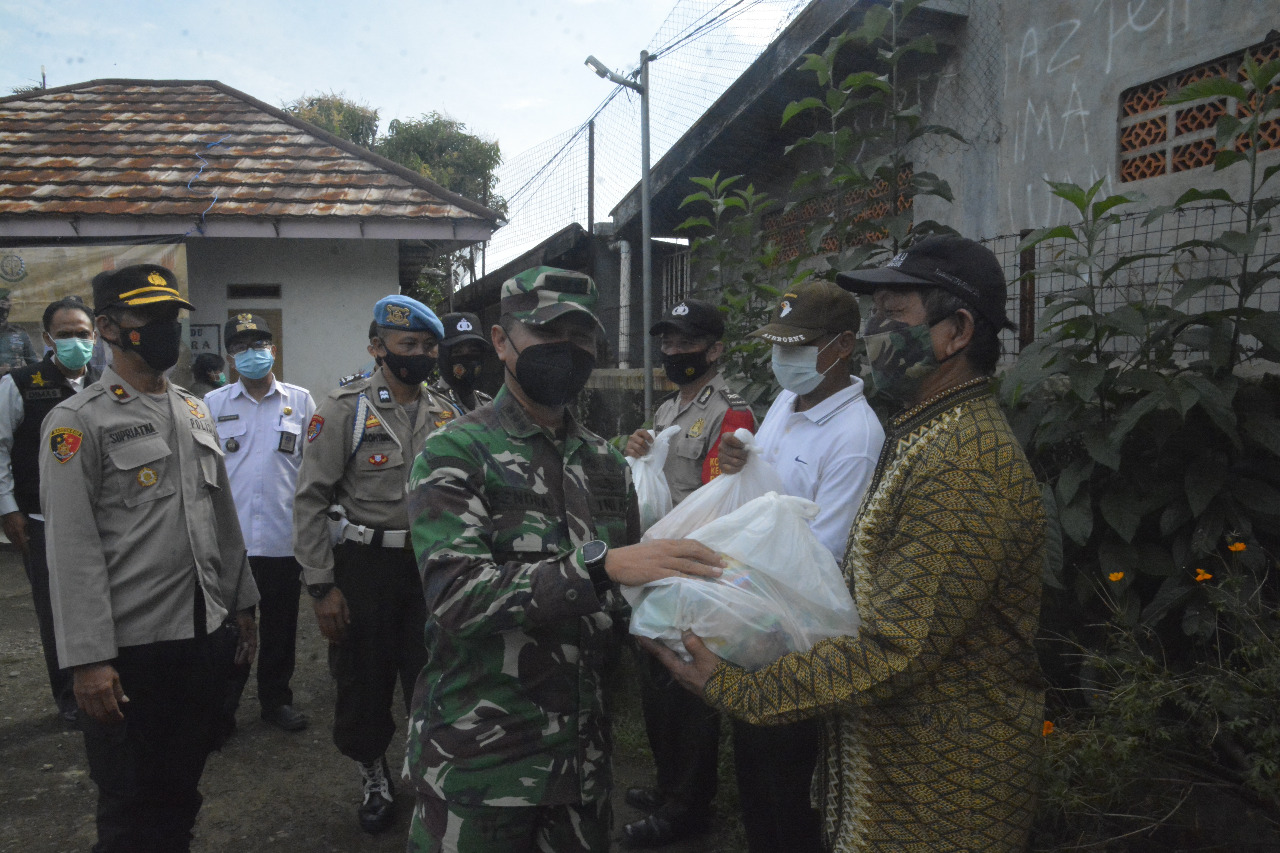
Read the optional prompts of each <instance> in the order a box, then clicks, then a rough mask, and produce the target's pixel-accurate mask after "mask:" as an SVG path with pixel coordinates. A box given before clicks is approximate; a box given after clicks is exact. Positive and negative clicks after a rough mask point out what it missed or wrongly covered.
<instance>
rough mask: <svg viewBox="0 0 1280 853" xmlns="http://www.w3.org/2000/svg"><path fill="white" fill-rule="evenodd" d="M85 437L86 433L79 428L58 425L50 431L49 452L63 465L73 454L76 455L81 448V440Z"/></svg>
mask: <svg viewBox="0 0 1280 853" xmlns="http://www.w3.org/2000/svg"><path fill="white" fill-rule="evenodd" d="M83 439H84V433H82V432H80V430H78V429H72V428H71V427H58V428H57V429H55V430H54V431H53V432H51V433H49V452H50V453H52V454H53V458H54V459H57V460H58V464H59V465H61V464H62V463H64V462H68V461H70V459H71V457H72V456H75V455H76V451H77V450H79V449H80V442H81V440H83Z"/></svg>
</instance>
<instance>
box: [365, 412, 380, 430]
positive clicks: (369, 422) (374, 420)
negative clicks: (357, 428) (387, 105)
mask: <svg viewBox="0 0 1280 853" xmlns="http://www.w3.org/2000/svg"><path fill="white" fill-rule="evenodd" d="M380 426H382V421H380V420H378V416H377V415H375V414H374V413H373V412H370V413H369V414H368V415H366V416H365V419H364V428H365V429H377V428H378V427H380Z"/></svg>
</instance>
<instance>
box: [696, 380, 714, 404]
mask: <svg viewBox="0 0 1280 853" xmlns="http://www.w3.org/2000/svg"><path fill="white" fill-rule="evenodd" d="M715 390H716V389H714V388H712V387H711V386H710V385H708V386H707V387H706V388H703V389H702V391H701V392H699V394H698V399H697V400H695V401H694V402H696V403H697V404H698V405H699V406H703V405H706V402H707V401H708V400H710V399H711V395H712V394H713V393H715Z"/></svg>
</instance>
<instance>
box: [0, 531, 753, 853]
mask: <svg viewBox="0 0 1280 853" xmlns="http://www.w3.org/2000/svg"><path fill="white" fill-rule="evenodd" d="M308 604H309V602H308V601H306V600H305V599H304V601H303V602H302V605H303V609H304V612H303V613H302V614H301V618H300V619H299V637H298V669H297V674H296V675H295V677H294V681H293V688H294V700H295V701H294V704H295V705H296V706H297V707H298V708H299V709H301V710H304V711H305V712H306V713H307V714H308V716H310V717H311V726H310V727H309V728H307V729H306V730H305V731H303V732H300V733H286V732H282V731H280V730H278V729H276V728H273V727H271V726H268V725H267V724H266V723H263V722H262V721H261V720H259V719H258V706H257V696H256V689H255V685H254V682H253V680H252V679H250V682H249V686H248V687H247V688H246V690H245V697H244V702H243V703H242V705H241V708H240V714H239V718H238V724H239V729H238V731H237V732H236V734H235V735H234V736H233V738H232V739H231V741H230V742H229V743H228V744H227V746H226V747H225V748H224V749H223V751H222V752H221V753H215V754H214V755H213V756H212V757H211V758H210V761H209V765H208V767H207V769H206V770H205V774H204V779H203V782H202V784H201V791H202V792H203V794H204V797H205V801H204V807H203V809H202V810H201V813H200V818H199V821H198V822H197V824H196V830H195V834H196V840H195V843H194V845H193V846H192V850H193V851H195V852H196V853H222V851H233V850H234V851H258V850H263V851H279V853H327V851H401V850H403V849H404V839H405V833H406V832H407V829H408V821H409V810H410V808H411V797H409V796H407V795H406V793H405V792H404V791H399V792H398V796H397V798H396V799H397V802H398V804H399V812H398V815H397V820H396V824H395V826H394V827H393V828H392V829H391V830H390V831H388V832H387V833H384V834H383V835H380V836H370V835H366V834H365V833H363V832H361V831H360V829H359V827H358V826H357V824H356V818H355V806H356V798H357V795H358V792H359V787H358V779H359V777H358V774H357V773H356V770H355V767H354V765H353V764H352V763H351V762H350V761H348V760H347V759H345V758H343V757H342V756H341V755H339V754H338V752H337V750H336V749H335V748H334V747H333V744H332V742H331V740H330V738H329V731H330V726H331V725H332V723H333V708H332V703H333V691H332V682H331V681H330V678H329V674H328V671H327V669H326V667H325V662H324V645H323V641H322V639H321V637H320V634H319V632H318V631H317V629H316V626H315V618H314V617H313V616H312V615H311V613H310V607H309V606H307V605H308ZM624 704H625V703H624ZM620 716H622V717H624V718H625V719H622V720H619V722H618V727H619V728H627V729H630V730H631V731H630V738H629V740H630V741H631V743H632V744H633V745H632V746H631V747H630V748H629V749H626V752H627V753H629V754H628V755H622V754H620V755H619V758H618V760H617V761H616V762H615V768H614V769H615V776H616V785H615V792H616V793H617V794H618V796H615V799H614V817H615V820H614V824H615V835H617V834H618V833H620V831H621V826H622V824H623V823H624V822H626V821H629V820H634V819H636V818H637V817H639V816H640V815H638V814H637V813H636V812H635V810H633V809H631V808H629V807H627V806H626V805H625V804H623V802H622V799H621V796H620V792H622V791H624V790H625V789H626V787H627V786H628V785H636V784H643V783H645V782H647V781H648V780H649V779H650V778H651V776H650V774H651V772H652V771H651V767H649V766H648V765H647V763H646V758H645V756H644V755H643V750H642V749H639V748H637V747H635V746H634V744H635V742H636V740H637V737H636V732H635V728H636V726H637V724H638V717H637V714H636V712H635V708H634V706H632V707H630V708H626V707H624V708H623V709H622V711H621V713H620ZM402 731H403V730H402ZM619 734H620V735H622V734H624V733H622V732H620V733H619ZM402 736H403V735H402V733H398V734H397V738H396V740H395V741H393V748H392V753H399V749H400V744H401V743H402V742H401V741H400V737H402ZM627 739H628V738H627V737H620V740H622V741H626V740H627ZM388 757H389V758H390V759H391V761H392V765H393V771H394V770H395V769H396V768H395V765H397V764H398V762H399V755H398V754H396V755H389V756H388ZM0 767H3V768H4V771H5V772H4V773H3V774H2V776H0V851H3V853H10V851H12V853H19V851H21V853H68V851H81V850H88V849H89V848H90V847H91V846H92V844H93V842H94V839H95V838H96V832H95V830H94V823H93V809H94V803H95V800H96V788H95V787H94V785H93V782H92V781H91V780H90V779H89V775H88V765H87V763H86V761H85V757H84V744H83V741H82V739H81V737H80V733H79V732H78V731H76V730H74V729H72V728H70V727H68V726H66V725H65V724H64V723H63V722H62V720H61V718H59V717H58V716H57V715H56V714H55V713H54V710H53V700H52V698H51V697H50V696H49V687H48V680H47V678H46V675H45V670H44V658H43V656H42V653H41V650H40V636H39V633H38V631H37V629H36V620H35V612H34V610H33V608H32V605H31V594H30V588H29V587H28V585H27V581H26V577H25V575H24V574H23V571H22V564H21V561H20V560H19V558H18V557H17V555H16V553H14V551H13V550H12V549H11V548H10V547H9V546H0ZM722 775H723V774H722ZM721 787H722V789H723V788H725V787H726V786H725V785H723V784H722V786H721ZM728 787H732V785H731V784H730V785H729V786H728ZM722 799H723V797H722ZM726 811H728V812H729V813H730V819H729V820H721V821H719V822H717V826H716V827H715V829H713V831H712V833H710V834H708V835H706V836H702V837H701V838H697V839H692V840H690V841H688V842H686V843H683V844H673V845H670V846H668V847H665V848H662V849H663V850H664V851H668V853H712V851H725V850H731V849H733V848H734V846H736V845H734V844H733V842H731V841H729V837H732V836H733V835H734V832H733V830H732V826H733V824H735V823H736V822H737V821H736V815H733V814H732V805H731V804H727V808H725V807H722V809H721V812H722V814H724V813H725V812H726ZM726 843H728V844H729V845H730V846H728V847H726V846H724V845H725V844H726ZM614 849H615V850H620V849H621V847H620V846H619V845H618V844H617V843H615V845H614Z"/></svg>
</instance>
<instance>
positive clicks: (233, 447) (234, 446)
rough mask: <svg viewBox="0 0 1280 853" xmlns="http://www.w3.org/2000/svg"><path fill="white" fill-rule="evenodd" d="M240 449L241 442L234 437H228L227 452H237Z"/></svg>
mask: <svg viewBox="0 0 1280 853" xmlns="http://www.w3.org/2000/svg"><path fill="white" fill-rule="evenodd" d="M239 449H240V442H238V441H236V440H235V439H234V438H228V439H227V452H228V453H235V452H236V451H237V450H239Z"/></svg>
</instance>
